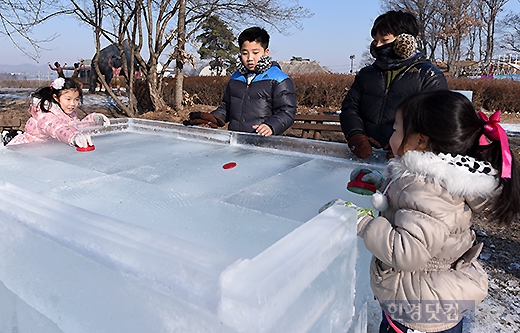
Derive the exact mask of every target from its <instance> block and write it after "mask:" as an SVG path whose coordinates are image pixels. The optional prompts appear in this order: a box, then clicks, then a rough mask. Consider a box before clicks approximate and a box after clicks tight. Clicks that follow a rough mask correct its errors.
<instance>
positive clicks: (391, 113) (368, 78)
mask: <svg viewBox="0 0 520 333" xmlns="http://www.w3.org/2000/svg"><path fill="white" fill-rule="evenodd" d="M371 34H372V38H373V39H374V40H373V41H372V43H371V44H370V53H371V54H372V56H373V57H374V58H375V59H376V60H375V62H374V63H373V64H372V65H371V66H367V67H364V68H362V69H361V70H360V71H359V73H358V74H357V75H356V78H355V80H354V83H353V84H352V87H351V88H350V90H349V91H348V93H347V96H346V97H345V99H344V100H343V104H342V106H341V114H340V122H341V128H342V130H343V133H344V134H345V138H346V139H347V141H348V146H349V147H350V150H351V151H352V152H353V153H354V154H355V155H356V156H357V157H359V158H363V159H364V158H367V157H369V156H370V155H371V154H372V147H376V148H383V149H385V150H389V148H390V147H389V144H388V139H389V138H390V136H391V135H392V132H393V130H392V125H393V123H394V119H395V108H396V106H397V105H398V104H399V103H400V102H401V101H402V100H403V99H404V98H405V97H406V96H409V95H411V94H413V93H416V92H419V91H428V90H439V89H448V85H447V83H446V78H445V77H444V75H443V74H442V72H441V71H440V70H439V69H438V68H437V67H435V66H434V65H433V64H432V63H431V62H430V61H429V60H427V59H425V57H424V56H423V54H422V53H421V52H420V51H419V50H418V49H417V42H416V37H417V35H418V34H419V24H418V22H417V20H416V18H415V17H414V16H413V15H412V14H410V13H405V12H402V11H389V12H387V13H385V14H382V15H380V16H379V17H378V18H376V20H375V21H374V25H373V27H372V30H371ZM387 156H388V157H391V152H389V153H388V154H387Z"/></svg>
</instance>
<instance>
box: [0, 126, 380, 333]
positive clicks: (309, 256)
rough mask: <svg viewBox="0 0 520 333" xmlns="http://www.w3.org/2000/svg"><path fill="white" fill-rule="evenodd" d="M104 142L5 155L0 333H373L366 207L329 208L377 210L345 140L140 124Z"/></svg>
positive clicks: (115, 130)
mask: <svg viewBox="0 0 520 333" xmlns="http://www.w3.org/2000/svg"><path fill="white" fill-rule="evenodd" d="M93 138H94V142H95V145H96V149H95V150H94V151H91V152H76V151H75V150H74V148H72V147H69V146H67V145H64V144H61V143H58V142H45V143H38V144H28V145H19V146H13V147H7V148H2V149H1V150H0V258H1V260H0V282H1V283H0V331H2V332H7V331H9V332H15V331H16V332H19V333H24V332H74V333H76V332H88V333H92V332H154V333H158V332H325V331H326V332H363V331H366V302H367V300H368V298H369V297H371V291H370V288H369V286H368V264H369V254H368V253H367V251H366V250H365V249H364V247H363V245H362V242H360V241H359V240H358V238H357V237H356V231H355V212H354V211H353V210H351V209H348V208H345V207H344V206H333V207H331V208H329V209H327V210H325V211H324V212H323V213H321V214H318V210H319V208H320V207H321V206H322V205H323V204H324V203H326V202H327V201H329V200H331V199H334V198H342V199H344V200H348V201H353V202H355V203H357V204H358V205H361V206H370V200H369V199H370V198H369V197H363V196H360V195H356V194H353V193H350V192H348V191H346V189H345V184H346V182H347V181H348V175H349V173H350V171H351V170H352V169H353V168H354V167H356V166H358V165H359V163H360V162H359V161H358V160H356V159H353V158H352V156H350V155H349V152H348V149H347V148H346V146H345V145H342V144H338V143H327V142H320V141H313V140H304V139H297V138H289V137H268V138H264V137H259V136H257V135H251V134H241V133H232V132H228V131H222V130H212V129H202V128H188V127H184V126H182V125H176V124H170V123H163V122H156V121H146V120H138V119H120V120H116V121H114V122H113V124H112V125H111V126H110V127H109V128H108V129H105V130H101V131H96V132H94V133H93ZM228 162H235V163H236V167H234V168H231V169H224V168H223V167H222V166H223V165H224V164H226V163H228ZM369 162H371V163H372V166H375V167H382V163H383V158H382V157H381V156H379V155H378V154H377V153H376V154H375V155H374V156H373V157H372V158H371V160H370V161H369Z"/></svg>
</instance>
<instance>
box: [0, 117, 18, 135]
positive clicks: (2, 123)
mask: <svg viewBox="0 0 520 333" xmlns="http://www.w3.org/2000/svg"><path fill="white" fill-rule="evenodd" d="M20 126H22V119H21V118H15V119H0V133H1V132H3V131H4V130H12V129H15V128H20Z"/></svg>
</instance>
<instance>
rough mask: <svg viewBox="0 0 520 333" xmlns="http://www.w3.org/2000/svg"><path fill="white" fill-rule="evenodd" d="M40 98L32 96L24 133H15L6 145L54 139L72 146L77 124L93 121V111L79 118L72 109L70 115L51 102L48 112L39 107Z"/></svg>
mask: <svg viewBox="0 0 520 333" xmlns="http://www.w3.org/2000/svg"><path fill="white" fill-rule="evenodd" d="M39 103H40V100H39V99H37V98H34V99H33V100H32V103H31V105H30V106H29V113H30V114H31V118H29V120H27V123H26V124H25V133H23V134H19V135H17V136H16V137H15V138H14V139H13V140H11V142H9V143H8V145H16V144H20V143H28V142H40V141H46V140H49V139H56V140H58V141H60V142H63V143H66V144H68V145H71V146H73V145H74V143H73V138H74V136H76V135H77V134H79V133H80V131H79V130H78V128H77V127H79V126H78V125H81V124H84V125H83V126H85V124H86V123H88V122H92V123H93V122H94V115H95V113H91V114H89V115H88V116H86V117H85V118H83V120H80V119H79V118H78V116H77V114H76V111H74V112H73V113H72V114H71V115H70V116H69V115H67V114H66V113H65V112H63V111H62V110H61V108H60V106H59V105H58V104H56V103H52V105H51V107H50V108H49V112H43V111H42V110H41V109H40V105H39Z"/></svg>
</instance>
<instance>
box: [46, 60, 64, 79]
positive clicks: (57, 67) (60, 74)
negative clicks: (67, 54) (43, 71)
mask: <svg viewBox="0 0 520 333" xmlns="http://www.w3.org/2000/svg"><path fill="white" fill-rule="evenodd" d="M47 65H49V68H50V69H51V70H53V71H56V73H58V77H62V78H65V73H63V67H65V66H67V63H64V64H63V67H61V65H60V63H59V62H57V61H56V62H55V63H54V66H55V67H52V65H51V63H50V62H48V63H47Z"/></svg>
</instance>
